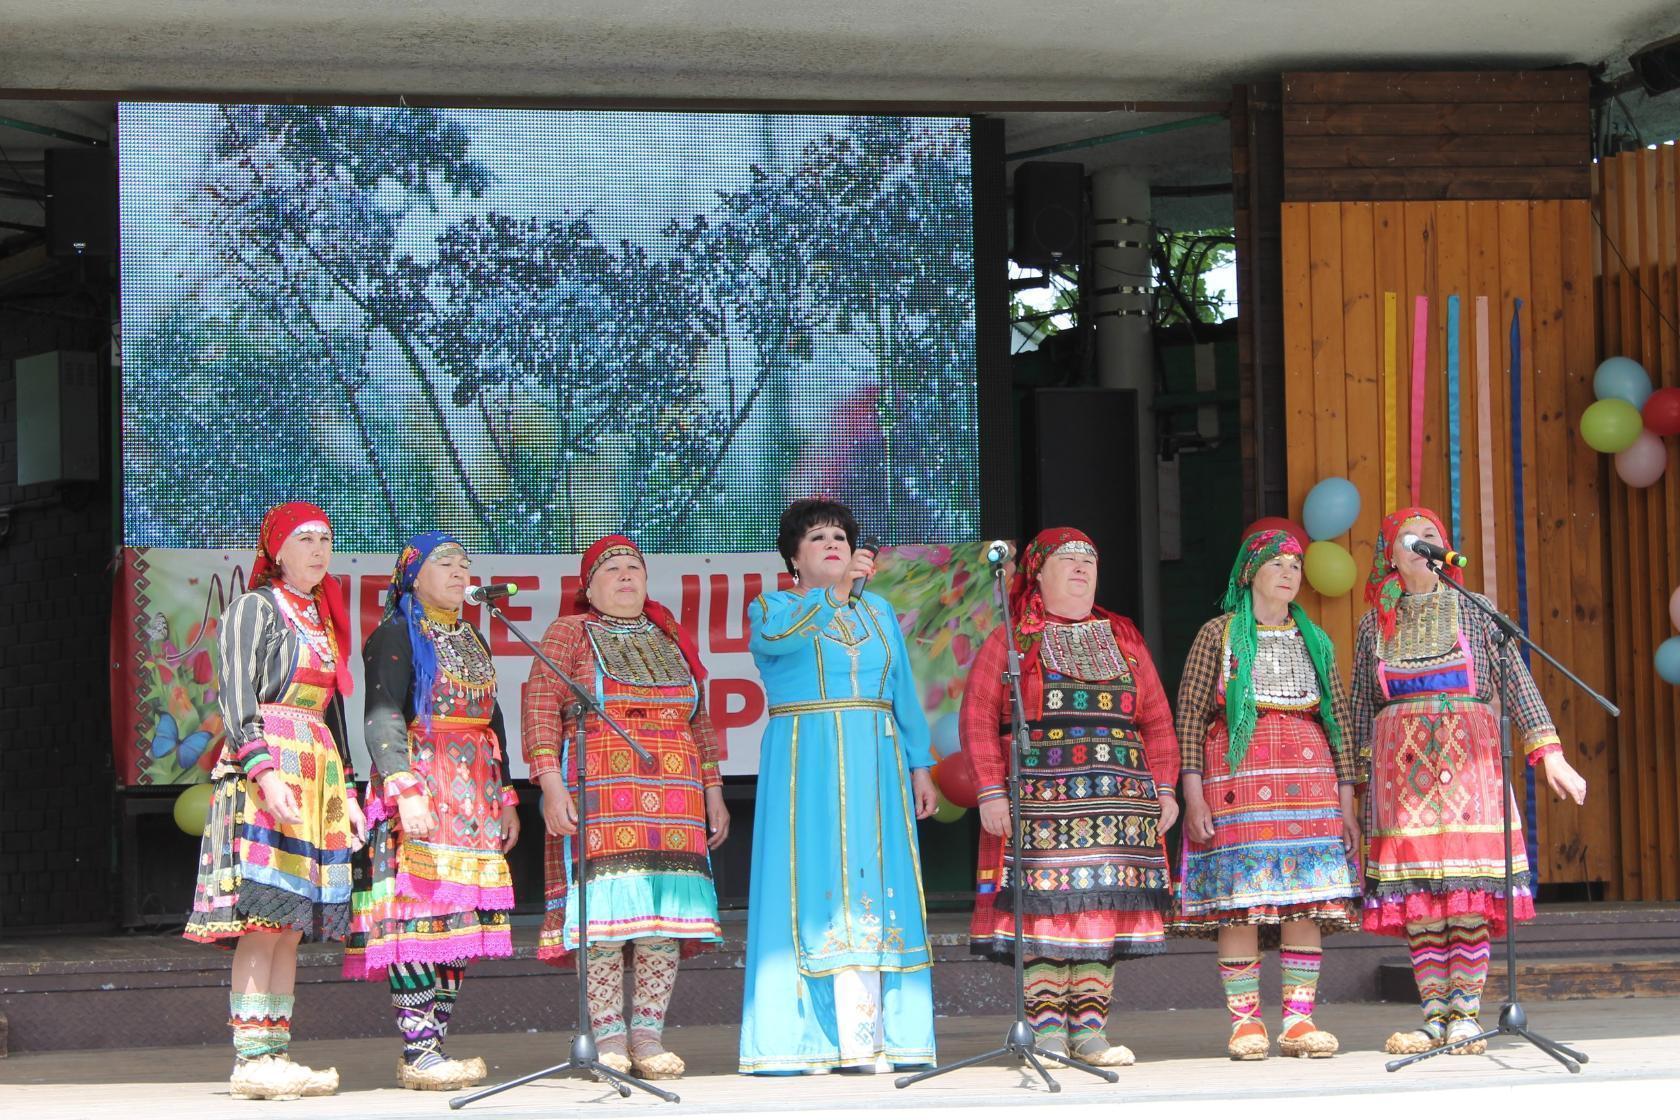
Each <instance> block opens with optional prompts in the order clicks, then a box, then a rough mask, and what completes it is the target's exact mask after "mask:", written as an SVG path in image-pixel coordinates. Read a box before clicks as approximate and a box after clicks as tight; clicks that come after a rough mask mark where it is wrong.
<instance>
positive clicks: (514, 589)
mask: <svg viewBox="0 0 1680 1120" xmlns="http://www.w3.org/2000/svg"><path fill="white" fill-rule="evenodd" d="M517 594H519V585H518V584H517V583H487V584H484V585H483V586H482V587H469V588H467V596H466V600H467V602H469V603H471V604H472V605H473V606H475V607H476V606H479V605H480V604H483V603H489V602H493V601H494V600H496V599H508V598H512V597H513V596H515V595H517Z"/></svg>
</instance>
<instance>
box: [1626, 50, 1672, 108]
mask: <svg viewBox="0 0 1680 1120" xmlns="http://www.w3.org/2000/svg"><path fill="white" fill-rule="evenodd" d="M1628 65H1629V66H1632V67H1633V72H1634V73H1635V74H1638V75H1639V81H1640V82H1641V83H1642V84H1643V85H1644V86H1645V92H1646V93H1649V94H1653V95H1655V94H1659V93H1667V92H1668V91H1669V90H1671V89H1680V35H1674V36H1671V37H1670V38H1667V39H1660V40H1658V41H1657V42H1655V43H1652V44H1650V45H1649V46H1644V47H1640V48H1639V50H1638V51H1636V52H1635V53H1634V54H1633V56H1632V57H1631V58H1629V59H1628Z"/></svg>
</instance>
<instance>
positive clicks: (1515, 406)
mask: <svg viewBox="0 0 1680 1120" xmlns="http://www.w3.org/2000/svg"><path fill="white" fill-rule="evenodd" d="M1522 304H1523V301H1522V300H1520V299H1519V300H1515V301H1513V306H1512V307H1511V503H1512V505H1513V506H1514V507H1515V508H1514V509H1513V511H1512V512H1514V513H1515V514H1516V516H1515V517H1514V518H1512V521H1513V522H1514V523H1515V524H1516V527H1517V528H1516V536H1517V625H1519V626H1521V627H1522V628H1523V630H1525V631H1526V630H1527V629H1528V520H1527V518H1526V516H1525V515H1524V509H1525V508H1526V503H1525V502H1524V501H1523V441H1522V436H1523V422H1522V416H1523V413H1522ZM1519 652H1521V653H1522V659H1523V664H1524V665H1528V666H1531V667H1532V661H1531V660H1530V658H1529V653H1528V647H1527V646H1526V645H1525V646H1523V647H1522V648H1521V650H1520V651H1519ZM1512 747H1513V749H1515V744H1512ZM1527 770H1528V788H1527V790H1526V792H1525V796H1524V798H1523V812H1524V813H1525V817H1524V819H1525V820H1527V821H1528V829H1527V831H1526V832H1525V833H1524V834H1523V842H1524V845H1525V847H1526V848H1527V849H1528V873H1529V876H1530V877H1531V881H1532V883H1533V885H1534V886H1535V887H1538V886H1539V885H1540V842H1539V827H1538V822H1537V821H1536V820H1535V816H1534V813H1535V798H1534V767H1533V766H1528V767H1527Z"/></svg>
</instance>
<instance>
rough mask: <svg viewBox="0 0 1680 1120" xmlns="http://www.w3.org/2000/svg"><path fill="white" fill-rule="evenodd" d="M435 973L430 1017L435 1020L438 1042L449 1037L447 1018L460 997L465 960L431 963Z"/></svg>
mask: <svg viewBox="0 0 1680 1120" xmlns="http://www.w3.org/2000/svg"><path fill="white" fill-rule="evenodd" d="M432 968H433V969H434V971H435V972H436V973H437V987H436V989H434V992H433V996H432V1018H434V1019H436V1020H437V1028H438V1042H439V1044H440V1045H441V1044H442V1042H443V1041H444V1040H445V1039H446V1038H448V1037H449V1018H450V1016H452V1015H454V1014H455V1001H456V1000H458V999H460V998H461V985H462V984H464V983H466V979H467V962H466V961H445V962H444V963H443V964H439V965H433V966H432Z"/></svg>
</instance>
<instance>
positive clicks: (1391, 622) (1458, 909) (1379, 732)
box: [1352, 507, 1587, 1054]
mask: <svg viewBox="0 0 1680 1120" xmlns="http://www.w3.org/2000/svg"><path fill="white" fill-rule="evenodd" d="M1410 535H1415V536H1417V537H1418V538H1420V539H1422V540H1424V541H1427V542H1429V543H1430V544H1434V545H1439V546H1442V547H1445V546H1446V545H1447V532H1446V527H1445V526H1444V525H1442V523H1441V518H1440V517H1439V516H1438V515H1437V514H1436V513H1435V512H1434V511H1433V510H1428V509H1424V508H1421V507H1412V508H1408V509H1401V510H1396V511H1395V512H1394V513H1391V514H1389V515H1388V517H1387V518H1386V519H1385V520H1384V521H1383V524H1382V531H1381V532H1380V533H1379V534H1378V536H1377V547H1376V552H1375V554H1374V556H1373V557H1372V565H1371V574H1370V578H1369V579H1368V580H1367V581H1366V585H1365V601H1366V602H1367V603H1369V604H1370V605H1371V610H1370V611H1369V612H1368V613H1367V614H1366V615H1365V617H1364V618H1362V619H1361V620H1360V622H1359V631H1358V634H1357V636H1356V638H1355V644H1354V655H1353V682H1352V704H1353V728H1352V730H1353V737H1354V742H1355V743H1356V744H1358V746H1359V749H1360V751H1361V753H1362V755H1363V756H1364V757H1365V758H1367V759H1368V760H1369V778H1370V782H1369V792H1368V796H1367V801H1366V806H1365V821H1366V824H1365V835H1366V837H1367V840H1368V847H1367V853H1366V860H1365V917H1364V925H1365V929H1366V930H1368V931H1370V932H1372V933H1383V934H1388V935H1390V936H1394V937H1404V938H1405V939H1406V941H1407V943H1408V945H1409V946H1410V949H1411V956H1412V973H1413V976H1414V977H1415V978H1416V980H1417V986H1418V993H1419V996H1420V997H1421V999H1422V1003H1423V1017H1424V1024H1423V1028H1422V1029H1421V1030H1414V1031H1401V1032H1398V1033H1396V1034H1393V1035H1391V1036H1389V1039H1388V1042H1387V1044H1386V1049H1387V1050H1388V1052H1389V1053H1390V1054H1415V1053H1420V1052H1422V1051H1424V1050H1430V1049H1433V1048H1435V1047H1437V1046H1440V1045H1442V1044H1443V1043H1445V1044H1449V1045H1450V1044H1451V1043H1452V1042H1453V1041H1454V1040H1455V1039H1467V1038H1469V1037H1471V1036H1473V1035H1475V1034H1476V1033H1478V1032H1479V1031H1480V1030H1481V1027H1480V1026H1479V1024H1478V1023H1477V1022H1476V1016H1477V1015H1478V1013H1479V1012H1480V1010H1481V998H1482V985H1483V982H1484V981H1485V980H1486V979H1487V968H1488V949H1489V941H1490V938H1491V937H1496V936H1499V935H1501V934H1503V933H1504V931H1505V894H1504V892H1505V841H1504V838H1503V837H1502V836H1501V835H1500V822H1501V819H1502V818H1501V810H1500V799H1501V798H1504V797H1507V796H1508V793H1507V791H1506V790H1505V787H1504V781H1503V778H1502V775H1501V773H1500V764H1499V720H1498V716H1497V715H1496V714H1495V709H1494V705H1495V703H1496V702H1497V703H1502V704H1503V705H1504V706H1505V710H1506V711H1507V712H1509V713H1510V716H1511V723H1512V725H1513V733H1514V735H1515V736H1516V738H1517V739H1518V741H1519V744H1520V747H1521V749H1522V750H1523V751H1525V752H1526V753H1527V755H1528V761H1529V763H1530V764H1531V765H1533V766H1535V767H1536V768H1539V769H1542V770H1543V771H1544V773H1545V776H1546V781H1547V784H1549V785H1550V786H1551V788H1552V791H1553V792H1554V793H1556V794H1557V795H1558V796H1559V797H1567V798H1569V799H1571V800H1573V801H1574V802H1575V803H1576V804H1580V803H1581V802H1582V801H1583V800H1585V798H1586V794H1587V783H1586V781H1585V780H1584V779H1582V777H1581V775H1580V774H1578V773H1576V772H1575V768H1574V767H1572V766H1571V765H1570V764H1569V761H1568V760H1567V759H1565V758H1564V757H1563V753H1562V747H1561V746H1560V745H1559V742H1558V735H1557V729H1556V728H1555V727H1554V726H1553V725H1552V717H1551V715H1550V713H1548V712H1547V711H1546V703H1545V701H1544V700H1543V699H1542V698H1541V696H1540V690H1539V689H1538V688H1536V687H1535V684H1534V678H1533V677H1532V676H1530V675H1529V672H1528V667H1527V666H1526V665H1525V664H1524V663H1523V660H1522V658H1521V657H1519V656H1517V655H1516V653H1515V651H1512V653H1511V656H1510V657H1509V658H1507V660H1506V665H1507V666H1508V668H1509V677H1508V678H1507V679H1505V680H1503V681H1501V680H1499V679H1498V668H1499V664H1500V662H1499V659H1498V653H1497V648H1498V647H1497V638H1498V636H1499V632H1498V630H1497V629H1496V628H1495V626H1494V625H1493V623H1492V622H1490V621H1489V620H1488V619H1487V617H1486V616H1485V615H1483V614H1481V613H1479V612H1478V611H1477V610H1476V609H1475V608H1474V607H1472V606H1469V605H1468V604H1466V603H1465V602H1464V601H1463V597H1462V595H1463V593H1461V592H1460V591H1458V590H1457V589H1456V588H1453V587H1449V586H1447V585H1446V584H1445V583H1444V582H1442V580H1441V579H1440V577H1439V576H1438V575H1437V574H1436V572H1435V569H1434V568H1433V567H1432V566H1431V563H1430V561H1428V560H1426V559H1425V558H1424V557H1422V556H1419V555H1418V554H1417V553H1415V552H1413V551H1412V550H1411V549H1409V548H1407V547H1405V546H1404V545H1402V544H1401V543H1400V542H1401V540H1402V538H1405V537H1407V536H1410ZM1514 812H1515V810H1514V809H1513V814H1514ZM1511 831H1512V835H1511V847H1512V852H1513V854H1514V856H1515V869H1516V894H1515V897H1514V898H1513V899H1512V903H1513V908H1514V911H1515V914H1516V916H1517V919H1518V920H1519V921H1526V920H1528V919H1530V918H1532V917H1533V916H1534V896H1533V893H1532V888H1531V885H1530V884H1531V882H1532V879H1531V876H1530V875H1529V869H1528V859H1527V856H1526V854H1525V852H1526V849H1525V847H1524V845H1523V840H1522V834H1521V824H1520V822H1518V821H1516V820H1515V817H1514V815H1513V819H1512V830H1511ZM1486 1049H1487V1044H1486V1043H1485V1042H1477V1043H1474V1044H1471V1045H1467V1046H1461V1047H1458V1048H1456V1049H1454V1050H1453V1053H1475V1054H1480V1053H1482V1052H1483V1051H1485V1050H1486Z"/></svg>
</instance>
